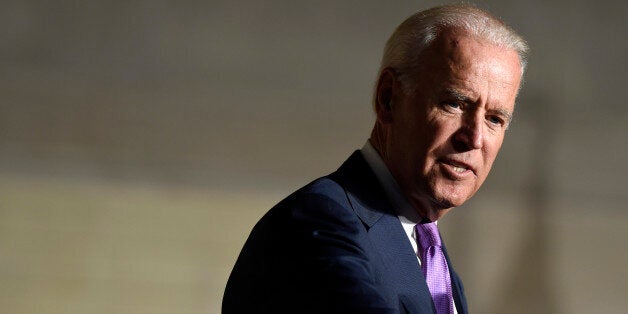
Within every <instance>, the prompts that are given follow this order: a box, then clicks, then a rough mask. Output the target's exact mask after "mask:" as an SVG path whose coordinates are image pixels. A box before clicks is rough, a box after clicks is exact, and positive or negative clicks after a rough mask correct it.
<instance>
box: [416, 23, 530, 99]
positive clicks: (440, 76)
mask: <svg viewBox="0 0 628 314" xmlns="http://www.w3.org/2000/svg"><path fill="white" fill-rule="evenodd" d="M422 59H423V60H424V62H423V66H422V69H421V73H420V79H419V80H418V81H417V83H418V85H419V86H417V87H418V88H426V89H430V90H432V91H433V92H435V93H437V94H442V93H443V92H444V91H445V90H449V91H451V90H455V91H457V92H458V93H460V94H465V96H466V97H468V98H470V99H474V101H477V102H490V104H493V105H499V106H500V107H504V106H505V107H506V109H509V111H512V108H513V107H514V102H515V98H516V96H517V91H518V89H519V84H520V82H521V65H520V62H519V55H518V54H517V53H516V51H514V50H511V49H507V48H503V47H499V46H497V45H494V44H492V43H490V42H488V41H486V40H484V39H480V38H478V37H476V36H473V35H471V34H468V33H465V32H460V31H458V32H456V31H446V32H445V33H443V34H442V35H441V36H439V37H438V38H437V39H436V40H435V41H434V42H433V43H432V45H431V46H430V48H428V49H427V50H425V51H424V55H423V57H422Z"/></svg>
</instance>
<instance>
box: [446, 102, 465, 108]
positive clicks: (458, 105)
mask: <svg viewBox="0 0 628 314" xmlns="http://www.w3.org/2000/svg"><path fill="white" fill-rule="evenodd" d="M445 105H446V106H447V107H448V108H452V109H460V108H462V105H460V104H459V103H457V102H446V103H445Z"/></svg>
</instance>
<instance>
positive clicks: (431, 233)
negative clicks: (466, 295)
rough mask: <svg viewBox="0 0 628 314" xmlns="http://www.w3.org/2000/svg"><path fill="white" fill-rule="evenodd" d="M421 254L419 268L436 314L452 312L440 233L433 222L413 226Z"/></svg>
mask: <svg viewBox="0 0 628 314" xmlns="http://www.w3.org/2000/svg"><path fill="white" fill-rule="evenodd" d="M415 229H416V234H417V238H418V241H417V242H418V244H419V254H421V269H422V270H423V275H425V281H427V287H428V288H429V289H430V294H431V295H432V300H434V306H436V313H437V314H452V313H453V312H454V309H453V302H452V301H453V298H452V292H451V278H450V277H449V268H448V267H447V260H445V255H444V254H443V250H442V249H441V241H440V235H439V234H438V228H437V227H436V224H435V223H433V222H432V223H428V224H417V225H416V226H415Z"/></svg>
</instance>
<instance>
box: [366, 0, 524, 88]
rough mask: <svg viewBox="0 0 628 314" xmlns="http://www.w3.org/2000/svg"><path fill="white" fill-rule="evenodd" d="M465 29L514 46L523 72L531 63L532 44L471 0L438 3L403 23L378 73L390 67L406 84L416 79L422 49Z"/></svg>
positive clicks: (388, 48)
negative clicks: (448, 33)
mask: <svg viewBox="0 0 628 314" xmlns="http://www.w3.org/2000/svg"><path fill="white" fill-rule="evenodd" d="M450 29H455V30H462V31H466V32H468V33H470V34H471V35H473V36H477V37H478V38H481V39H484V40H486V41H488V42H489V43H491V44H494V45H496V46H499V47H503V48H506V49H511V50H514V51H516V52H517V54H518V55H519V61H520V65H521V75H522V76H523V72H524V71H525V68H526V65H527V53H528V45H527V44H526V42H525V40H524V39H523V38H522V37H521V36H519V35H518V34H517V33H516V32H515V31H514V30H513V29H512V28H510V27H509V26H508V25H506V24H505V23H504V22H502V21H501V20H500V19H498V18H496V17H494V16H492V15H491V14H489V13H488V12H486V11H483V10H481V9H479V8H477V7H475V6H472V5H469V4H453V5H444V6H438V7H434V8H431V9H427V10H425V11H420V12H417V13H415V14H413V15H412V16H410V17H409V18H407V19H406V20H405V21H403V23H401V24H400V25H399V26H398V27H397V29H396V30H395V32H394V33H393V34H392V35H391V36H390V38H389V39H388V41H387V42H386V47H385V49H384V56H383V58H382V63H381V65H380V69H379V74H378V77H379V76H381V74H382V72H383V71H384V69H386V68H392V69H394V70H395V71H396V72H397V74H398V76H399V77H398V78H399V80H400V81H401V83H402V85H403V86H405V87H407V86H409V85H410V84H412V83H413V82H414V80H415V75H417V72H419V67H420V66H421V62H422V52H423V51H424V50H425V49H426V48H428V47H429V46H430V44H432V43H433V42H434V41H435V39H436V38H438V37H439V36H440V35H441V34H442V33H443V31H445V30H450Z"/></svg>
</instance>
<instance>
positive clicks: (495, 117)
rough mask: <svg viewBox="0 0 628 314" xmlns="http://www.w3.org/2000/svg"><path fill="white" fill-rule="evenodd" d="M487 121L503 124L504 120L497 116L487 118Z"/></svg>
mask: <svg viewBox="0 0 628 314" xmlns="http://www.w3.org/2000/svg"><path fill="white" fill-rule="evenodd" d="M487 120H488V121H489V122H490V123H493V124H504V120H503V119H502V118H500V117H498V116H489V117H488V118H487Z"/></svg>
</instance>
